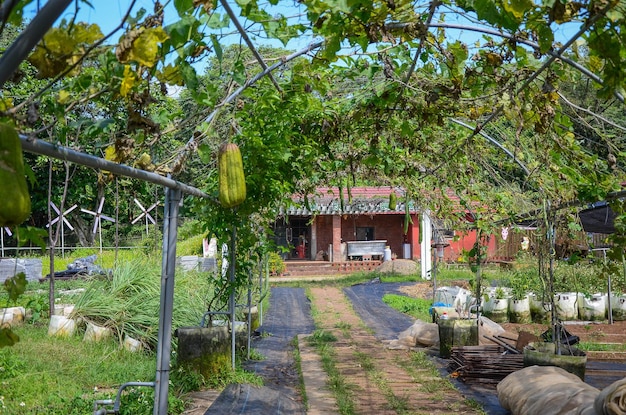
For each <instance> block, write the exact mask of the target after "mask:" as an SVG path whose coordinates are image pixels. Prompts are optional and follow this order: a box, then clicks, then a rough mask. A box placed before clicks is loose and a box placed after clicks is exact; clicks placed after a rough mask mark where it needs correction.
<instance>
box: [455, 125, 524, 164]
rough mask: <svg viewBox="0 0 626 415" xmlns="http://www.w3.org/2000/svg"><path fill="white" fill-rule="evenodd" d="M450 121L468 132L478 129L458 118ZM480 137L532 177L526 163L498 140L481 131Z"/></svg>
mask: <svg viewBox="0 0 626 415" xmlns="http://www.w3.org/2000/svg"><path fill="white" fill-rule="evenodd" d="M450 121H452V122H453V123H455V124H458V125H460V126H462V127H465V128H467V129H468V130H472V131H475V130H476V129H475V128H474V127H472V126H471V125H469V124H466V123H464V122H463V121H461V120H457V119H456V118H450ZM478 134H479V135H481V136H483V137H484V138H486V139H487V141H489V142H490V143H491V144H493V145H494V146H496V147H498V148H499V149H500V150H502V151H503V152H505V153H506V154H507V155H508V156H509V157H511V158H512V159H513V161H515V162H516V163H517V164H518V165H519V166H520V167H521V168H522V170H524V173H526V176H529V175H530V170H528V168H527V167H526V166H525V165H524V163H522V162H521V161H520V160H519V159H518V158H517V157H515V155H514V154H513V153H512V152H511V151H510V150H509V149H507V148H506V147H504V146H503V145H502V144H500V142H499V141H498V140H496V139H495V138H493V137H491V136H490V135H488V134H486V133H485V132H484V131H482V130H480V131H479V132H478Z"/></svg>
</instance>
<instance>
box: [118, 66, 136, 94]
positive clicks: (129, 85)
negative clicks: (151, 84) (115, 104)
mask: <svg viewBox="0 0 626 415" xmlns="http://www.w3.org/2000/svg"><path fill="white" fill-rule="evenodd" d="M136 82H137V74H135V72H134V71H133V69H132V68H131V67H130V65H125V66H124V78H123V79H122V84H121V85H120V95H122V96H123V97H125V96H126V95H128V92H129V91H130V90H131V89H133V86H135V83H136Z"/></svg>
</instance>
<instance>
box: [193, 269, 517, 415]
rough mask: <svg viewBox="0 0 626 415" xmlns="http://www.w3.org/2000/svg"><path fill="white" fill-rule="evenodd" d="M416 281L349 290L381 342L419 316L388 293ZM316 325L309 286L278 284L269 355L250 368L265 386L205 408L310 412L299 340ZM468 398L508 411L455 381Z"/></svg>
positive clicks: (490, 394) (493, 412)
mask: <svg viewBox="0 0 626 415" xmlns="http://www.w3.org/2000/svg"><path fill="white" fill-rule="evenodd" d="M411 284H413V283H408V284H407V283H378V282H376V281H373V282H371V283H365V284H359V285H354V286H352V287H348V288H345V289H344V292H345V294H346V296H347V297H348V298H349V299H350V301H351V303H352V306H353V308H354V310H355V311H356V313H357V314H358V315H359V317H360V318H361V319H362V320H363V321H364V323H365V324H366V325H367V326H368V327H370V328H371V329H372V330H373V331H374V333H375V336H376V338H378V339H379V340H393V339H397V338H398V335H399V334H400V333H401V332H402V331H404V330H406V329H407V328H409V327H410V326H411V325H412V324H413V323H414V319H413V318H411V317H409V316H407V315H405V314H402V313H399V312H397V311H395V310H394V309H392V308H391V307H389V306H387V305H386V304H385V303H383V301H382V298H383V296H384V295H385V294H399V295H403V293H402V292H401V291H400V288H401V287H402V286H403V285H411ZM314 329H315V325H314V322H313V319H312V317H311V307H310V303H309V300H308V299H307V298H306V295H305V293H304V289H301V288H288V287H279V288H272V292H271V297H270V309H269V310H268V312H267V313H266V314H265V318H264V321H263V325H262V326H261V327H260V329H259V332H260V334H261V335H260V336H257V337H255V339H254V340H253V344H252V347H253V348H254V349H256V351H257V352H259V353H260V354H262V355H263V356H265V359H263V360H260V361H254V362H249V363H248V364H247V365H246V369H247V370H250V371H253V372H255V373H257V374H258V375H260V376H262V377H263V378H264V386H263V387H254V386H250V385H230V386H229V387H227V388H226V389H225V390H224V391H223V392H222V393H221V394H220V396H219V397H218V398H217V399H216V400H215V402H213V404H212V405H211V407H209V409H208V410H207V411H206V412H205V415H209V414H254V415H256V414H259V415H261V414H262V415H265V414H276V415H282V414H284V415H305V414H306V409H305V408H304V405H303V404H302V402H301V397H300V394H299V393H298V391H297V385H298V382H299V376H298V371H297V368H296V364H295V360H294V356H293V351H294V347H293V343H292V341H293V339H294V337H295V336H297V335H298V334H309V333H312V332H313V330H314ZM433 360H434V362H435V363H436V365H437V367H438V368H439V370H440V372H441V374H442V376H447V374H448V373H447V371H446V370H445V367H446V365H447V361H445V360H443V359H439V358H436V357H433ZM451 381H452V382H453V383H454V384H455V386H456V387H457V389H458V390H459V391H461V393H462V394H464V395H465V396H466V397H467V398H472V399H474V400H475V401H476V402H478V403H480V404H481V405H482V406H483V409H484V410H485V412H486V413H487V414H489V415H504V414H508V412H507V411H505V410H504V409H503V408H502V407H501V406H500V403H499V402H498V399H497V396H496V394H495V390H494V389H493V388H491V389H490V388H485V387H481V386H480V385H467V384H464V383H462V382H459V381H457V380H455V379H451Z"/></svg>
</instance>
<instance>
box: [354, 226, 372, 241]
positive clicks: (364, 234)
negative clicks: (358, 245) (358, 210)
mask: <svg viewBox="0 0 626 415" xmlns="http://www.w3.org/2000/svg"><path fill="white" fill-rule="evenodd" d="M356 240H357V241H373V240H374V228H372V227H369V226H368V227H362V228H356Z"/></svg>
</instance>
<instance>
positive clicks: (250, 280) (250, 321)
mask: <svg viewBox="0 0 626 415" xmlns="http://www.w3.org/2000/svg"><path fill="white" fill-rule="evenodd" d="M257 310H258V309H257ZM247 325H248V348H247V351H248V354H247V358H248V359H250V338H251V337H252V328H251V327H250V326H251V325H252V271H248V318H247Z"/></svg>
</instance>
